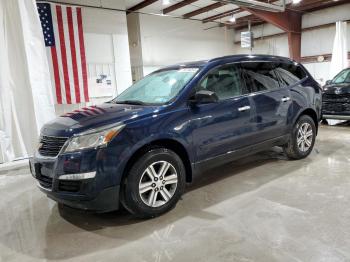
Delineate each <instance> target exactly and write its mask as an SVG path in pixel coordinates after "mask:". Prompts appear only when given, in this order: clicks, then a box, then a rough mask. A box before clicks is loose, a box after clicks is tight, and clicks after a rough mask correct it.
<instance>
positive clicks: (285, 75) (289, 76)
mask: <svg viewBox="0 0 350 262" xmlns="http://www.w3.org/2000/svg"><path fill="white" fill-rule="evenodd" d="M275 70H276V72H277V73H278V75H279V76H280V79H281V81H282V85H283V86H290V85H293V84H295V83H297V82H299V81H300V80H301V79H303V78H304V77H306V73H305V71H304V70H303V69H302V68H301V67H300V66H297V65H294V64H278V65H276V69H275Z"/></svg>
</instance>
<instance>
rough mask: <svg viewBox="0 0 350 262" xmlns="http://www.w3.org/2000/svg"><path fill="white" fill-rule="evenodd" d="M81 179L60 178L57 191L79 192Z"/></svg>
mask: <svg viewBox="0 0 350 262" xmlns="http://www.w3.org/2000/svg"><path fill="white" fill-rule="evenodd" d="M80 185H81V181H68V180H61V181H60V182H59V184H58V190H59V191H65V192H79V190H80Z"/></svg>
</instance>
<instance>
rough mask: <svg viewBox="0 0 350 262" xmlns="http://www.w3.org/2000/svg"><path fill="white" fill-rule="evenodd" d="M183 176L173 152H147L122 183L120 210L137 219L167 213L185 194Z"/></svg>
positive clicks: (182, 166) (182, 168) (154, 150)
mask: <svg viewBox="0 0 350 262" xmlns="http://www.w3.org/2000/svg"><path fill="white" fill-rule="evenodd" d="M164 170H166V172H164ZM185 172H186V171H185V167H184V164H183V162H182V160H181V159H180V157H179V156H178V155H177V154H176V153H174V152H173V151H171V150H169V149H166V148H156V149H151V150H149V151H148V152H146V153H145V154H144V155H142V156H141V157H140V158H139V159H138V160H137V161H136V162H135V163H134V164H133V165H132V167H131V168H130V170H129V172H128V174H127V176H126V178H125V180H124V182H123V186H122V197H121V202H122V204H123V206H124V207H125V208H126V209H127V210H128V211H129V212H131V213H132V214H133V215H135V216H136V217H139V218H152V217H157V216H159V215H161V214H163V213H165V212H168V211H169V210H171V209H173V208H174V207H175V205H176V203H177V202H178V200H179V199H180V197H181V195H182V194H183V192H184V190H185V185H186V182H185ZM175 176H176V177H175Z"/></svg>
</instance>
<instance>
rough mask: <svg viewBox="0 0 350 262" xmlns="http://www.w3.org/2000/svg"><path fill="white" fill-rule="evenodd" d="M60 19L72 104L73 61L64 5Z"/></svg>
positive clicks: (73, 96)
mask: <svg viewBox="0 0 350 262" xmlns="http://www.w3.org/2000/svg"><path fill="white" fill-rule="evenodd" d="M62 21H63V31H64V43H65V45H66V55H67V69H68V77H69V91H70V95H71V101H72V104H74V103H75V102H76V100H75V89H74V77H73V63H72V56H71V46H70V40H69V29H68V19H67V8H66V7H65V6H62Z"/></svg>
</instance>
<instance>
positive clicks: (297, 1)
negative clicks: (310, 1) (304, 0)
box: [292, 0, 301, 4]
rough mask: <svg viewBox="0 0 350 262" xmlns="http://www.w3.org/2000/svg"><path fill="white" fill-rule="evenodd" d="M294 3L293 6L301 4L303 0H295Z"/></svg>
mask: <svg viewBox="0 0 350 262" xmlns="http://www.w3.org/2000/svg"><path fill="white" fill-rule="evenodd" d="M292 2H293V4H299V3H300V2H301V0H293V1H292Z"/></svg>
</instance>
